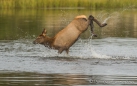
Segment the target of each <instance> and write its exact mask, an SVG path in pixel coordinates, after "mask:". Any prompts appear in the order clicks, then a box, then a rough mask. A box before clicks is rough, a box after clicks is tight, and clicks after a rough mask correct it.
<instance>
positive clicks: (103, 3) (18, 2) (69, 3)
mask: <svg viewBox="0 0 137 86" xmlns="http://www.w3.org/2000/svg"><path fill="white" fill-rule="evenodd" d="M129 6H134V7H137V0H0V9H13V8H21V9H28V8H30V9H33V8H53V7H85V8H88V9H92V8H95V9H98V8H123V7H129Z"/></svg>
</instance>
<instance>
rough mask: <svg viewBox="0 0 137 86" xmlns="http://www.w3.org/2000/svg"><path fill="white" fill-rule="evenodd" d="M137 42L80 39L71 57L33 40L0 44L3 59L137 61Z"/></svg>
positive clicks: (115, 39) (129, 40)
mask: <svg viewBox="0 0 137 86" xmlns="http://www.w3.org/2000/svg"><path fill="white" fill-rule="evenodd" d="M136 42H137V40H136V39H133V38H124V39H122V38H105V39H94V41H93V40H92V39H88V40H83V39H79V40H78V41H77V42H76V43H75V44H74V45H73V46H72V47H71V48H70V52H69V55H66V53H65V52H63V53H62V54H58V53H57V50H53V49H48V48H46V47H44V46H42V45H33V44H32V40H27V39H26V40H15V41H1V42H0V47H1V49H0V56H1V57H45V58H47V57H69V58H81V59H90V58H103V59H136V58H137V54H136V52H137V49H135V47H137V44H136Z"/></svg>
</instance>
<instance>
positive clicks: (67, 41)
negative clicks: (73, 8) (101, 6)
mask: <svg viewBox="0 0 137 86" xmlns="http://www.w3.org/2000/svg"><path fill="white" fill-rule="evenodd" d="M91 21H94V17H93V16H90V17H89V18H88V19H87V17H86V16H85V15H81V16H77V17H75V18H74V20H73V21H72V22H71V23H70V24H69V25H68V26H67V27H65V28H64V29H62V30H61V31H60V32H58V33H57V34H56V35H55V36H54V37H52V38H50V37H48V36H46V30H45V29H44V30H43V32H42V34H41V35H40V36H38V37H37V39H36V40H35V41H34V44H37V43H39V44H43V45H45V46H46V47H47V46H49V48H53V49H57V50H58V53H62V51H64V50H65V51H66V52H67V53H68V52H69V48H70V47H71V46H72V45H73V44H74V43H75V42H76V41H77V39H78V38H79V36H80V34H81V33H83V32H84V31H85V30H87V28H88V26H89V25H91ZM95 22H96V23H97V24H98V25H99V26H101V24H100V23H99V22H98V21H97V20H96V21H95ZM102 26H103V25H102ZM104 26H105V25H104ZM40 38H41V39H40Z"/></svg>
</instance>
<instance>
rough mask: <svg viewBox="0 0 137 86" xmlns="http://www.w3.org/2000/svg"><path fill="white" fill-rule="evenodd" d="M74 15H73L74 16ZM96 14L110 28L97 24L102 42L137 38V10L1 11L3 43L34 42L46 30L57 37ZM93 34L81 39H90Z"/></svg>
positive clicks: (96, 27) (0, 35)
mask: <svg viewBox="0 0 137 86" xmlns="http://www.w3.org/2000/svg"><path fill="white" fill-rule="evenodd" d="M72 14H73V15H72ZM81 14H84V15H87V16H89V15H90V14H92V15H93V16H95V17H96V18H97V19H98V20H100V21H101V22H105V21H106V22H107V23H108V25H107V26H106V27H104V28H103V29H100V28H99V26H97V24H95V32H96V33H97V34H98V38H104V37H110V36H111V37H137V24H136V23H137V11H136V9H126V10H125V9H116V10H92V9H90V10H86V9H79V10H77V9H63V10H62V9H56V10H55V9H38V10H29V9H28V10H20V9H16V10H0V39H3V40H4V39H20V38H34V37H35V36H37V35H38V34H39V33H41V31H42V30H43V28H46V29H47V31H48V35H49V36H54V35H55V34H56V33H57V32H58V31H59V30H61V29H62V28H64V27H65V26H66V25H68V24H69V22H71V21H72V19H73V18H74V17H75V16H77V15H81ZM89 36H90V33H89V31H86V32H85V33H84V34H83V35H82V36H81V37H82V38H88V37H89Z"/></svg>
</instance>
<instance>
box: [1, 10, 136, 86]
mask: <svg viewBox="0 0 137 86" xmlns="http://www.w3.org/2000/svg"><path fill="white" fill-rule="evenodd" d="M72 14H73V15H72ZM80 14H85V15H90V14H93V15H94V16H95V17H96V18H97V19H98V20H99V21H101V22H107V24H108V25H107V26H106V27H104V28H99V27H98V26H97V25H96V24H94V25H95V28H94V29H95V33H96V34H97V35H98V37H97V38H92V39H91V38H90V32H89V30H87V31H86V32H85V33H83V34H82V35H81V36H80V38H79V40H78V41H77V42H76V43H75V44H74V45H73V46H72V47H71V48H70V52H69V54H68V55H67V54H66V53H65V52H63V53H62V54H58V53H57V50H53V49H49V48H46V47H44V46H43V45H34V44H33V43H32V42H33V40H34V39H35V38H36V37H37V36H38V35H39V34H40V33H41V32H42V30H43V28H46V29H47V31H48V35H49V36H54V35H55V34H56V33H57V32H58V31H59V30H61V29H62V28H63V27H65V26H66V25H67V24H69V22H71V20H72V19H73V18H74V17H75V16H77V15H80ZM136 23H137V12H136V9H119V10H97V11H96V10H86V9H85V10H84V9H79V10H76V9H71V10H70V9H69V10H67V9H63V10H61V9H59V10H58V9H56V10H54V9H48V10H47V9H40V10H0V86H8V85H10V86H28V85H30V86H47V85H48V86H64V85H70V86H90V85H93V86H96V85H97V86H102V85H107V86H114V85H117V86H118V85H119V86H123V85H126V86H130V85H137V25H136Z"/></svg>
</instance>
